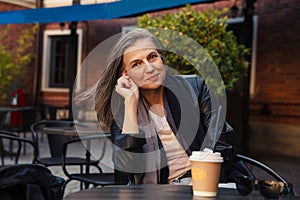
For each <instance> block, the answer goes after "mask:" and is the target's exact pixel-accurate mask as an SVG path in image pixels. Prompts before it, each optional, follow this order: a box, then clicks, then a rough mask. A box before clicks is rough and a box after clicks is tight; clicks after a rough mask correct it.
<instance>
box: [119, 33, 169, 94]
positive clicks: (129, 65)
mask: <svg viewBox="0 0 300 200" xmlns="http://www.w3.org/2000/svg"><path fill="white" fill-rule="evenodd" d="M123 63H124V68H125V70H124V72H125V73H127V75H128V76H129V77H130V78H131V79H132V80H133V81H134V82H135V83H136V84H137V86H138V87H140V88H142V89H157V88H159V87H160V86H161V85H162V83H163V80H164V78H165V71H164V67H163V60H162V58H161V56H160V54H159V53H158V52H157V50H156V47H155V45H154V44H153V43H152V42H151V40H149V39H146V38H145V39H138V40H136V42H135V43H134V44H133V45H132V46H130V47H128V48H127V49H125V51H124V54H123Z"/></svg>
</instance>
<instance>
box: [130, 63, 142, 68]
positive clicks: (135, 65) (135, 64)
mask: <svg viewBox="0 0 300 200" xmlns="http://www.w3.org/2000/svg"><path fill="white" fill-rule="evenodd" d="M139 65H140V63H139V62H135V63H133V65H132V68H134V67H138V66H139Z"/></svg>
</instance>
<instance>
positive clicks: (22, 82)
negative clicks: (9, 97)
mask: <svg viewBox="0 0 300 200" xmlns="http://www.w3.org/2000/svg"><path fill="white" fill-rule="evenodd" d="M21 9H26V8H24V7H22V6H17V5H12V4H8V3H2V2H1V3H0V11H10V10H21ZM30 27H32V25H28V24H17V25H12V24H9V25H0V31H3V30H7V29H8V30H9V32H8V34H7V36H6V37H5V38H4V40H3V41H1V44H3V45H5V46H6V47H7V48H8V49H14V48H16V46H17V45H18V44H17V42H16V41H17V40H18V38H19V37H20V33H22V31H23V30H24V29H26V28H30ZM30 51H31V52H33V53H35V42H34V44H33V48H32V49H31V50H30ZM23 67H24V71H23V74H22V77H21V78H19V79H18V80H15V82H14V84H13V85H12V87H11V90H14V89H16V88H23V89H24V90H25V91H26V93H27V95H28V98H27V101H28V104H29V105H30V104H32V102H33V99H34V97H33V87H34V86H33V84H34V81H33V80H34V71H35V70H34V69H35V59H33V60H32V61H31V62H30V63H29V64H28V65H27V66H23Z"/></svg>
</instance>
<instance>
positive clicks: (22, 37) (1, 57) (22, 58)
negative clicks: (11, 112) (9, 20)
mask: <svg viewBox="0 0 300 200" xmlns="http://www.w3.org/2000/svg"><path fill="white" fill-rule="evenodd" d="M12 29H13V27H12V26H10V25H8V26H6V27H4V28H3V29H1V31H0V41H1V43H0V104H4V103H5V102H6V100H7V97H8V93H9V89H10V87H11V86H12V83H13V81H14V80H16V79H18V78H19V77H21V75H22V72H23V68H24V67H25V66H26V65H27V64H28V63H29V62H30V61H31V60H32V58H33V57H34V53H32V51H31V48H32V46H33V44H34V38H35V32H36V30H37V26H31V27H29V28H24V29H23V30H22V32H21V33H20V34H19V37H18V38H17V39H16V40H15V41H14V43H15V44H14V45H13V46H14V48H12V47H7V45H6V43H5V40H6V38H8V37H9V34H11V31H12Z"/></svg>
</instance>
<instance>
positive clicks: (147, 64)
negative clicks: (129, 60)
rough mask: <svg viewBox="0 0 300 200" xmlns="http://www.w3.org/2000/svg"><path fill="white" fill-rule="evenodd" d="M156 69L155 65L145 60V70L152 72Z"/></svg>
mask: <svg viewBox="0 0 300 200" xmlns="http://www.w3.org/2000/svg"><path fill="white" fill-rule="evenodd" d="M153 70H154V67H153V65H152V64H151V63H149V62H148V61H144V71H145V72H152V71H153Z"/></svg>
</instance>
